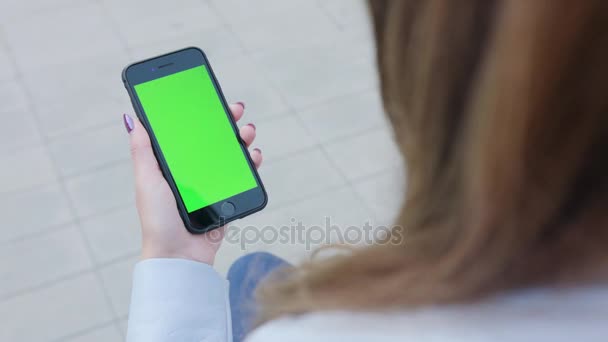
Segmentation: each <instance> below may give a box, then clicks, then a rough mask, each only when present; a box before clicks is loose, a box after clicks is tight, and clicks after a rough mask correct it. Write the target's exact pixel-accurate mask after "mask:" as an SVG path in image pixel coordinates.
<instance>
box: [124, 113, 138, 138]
mask: <svg viewBox="0 0 608 342" xmlns="http://www.w3.org/2000/svg"><path fill="white" fill-rule="evenodd" d="M122 120H123V122H124V123H125V128H126V129H127V133H131V131H132V130H133V128H135V124H134V123H133V118H131V117H130V116H129V115H128V114H123V115H122Z"/></svg>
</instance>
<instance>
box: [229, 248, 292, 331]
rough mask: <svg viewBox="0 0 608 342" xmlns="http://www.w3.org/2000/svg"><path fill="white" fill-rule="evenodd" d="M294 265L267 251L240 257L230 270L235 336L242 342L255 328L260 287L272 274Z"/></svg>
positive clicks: (231, 308)
mask: <svg viewBox="0 0 608 342" xmlns="http://www.w3.org/2000/svg"><path fill="white" fill-rule="evenodd" d="M287 266H290V265H289V263H287V262H286V261H285V260H283V259H281V258H279V257H276V256H274V255H272V254H270V253H267V252H255V253H251V254H247V255H244V256H242V257H240V258H238V259H237V260H236V261H235V262H234V263H233V264H232V266H230V269H229V270H228V281H230V292H229V297H230V311H231V312H232V336H233V340H234V342H240V341H242V340H243V339H244V338H245V335H246V334H247V332H249V330H250V329H251V327H252V324H253V320H254V318H255V314H256V308H255V302H254V298H253V294H254V292H255V289H256V287H257V286H258V284H259V283H260V282H261V281H262V280H263V279H264V278H265V277H266V276H268V275H269V274H270V273H272V271H274V270H277V269H279V268H282V267H287Z"/></svg>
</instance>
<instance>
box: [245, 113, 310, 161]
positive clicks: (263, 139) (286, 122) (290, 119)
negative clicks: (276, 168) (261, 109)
mask: <svg viewBox="0 0 608 342" xmlns="http://www.w3.org/2000/svg"><path fill="white" fill-rule="evenodd" d="M243 121H245V120H243ZM256 133H257V134H256V139H255V143H254V146H252V147H259V148H260V149H262V153H263V154H264V159H265V160H266V161H270V160H273V159H276V158H280V157H286V156H289V155H291V154H293V153H295V152H299V151H302V150H303V149H306V148H308V147H311V146H313V145H314V144H315V141H314V139H313V138H312V136H311V135H310V134H309V133H308V131H307V130H306V129H305V128H304V126H303V125H302V123H300V121H299V120H298V119H297V118H296V117H295V116H293V115H283V116H280V117H278V118H275V119H272V120H268V121H263V122H260V123H257V124H256Z"/></svg>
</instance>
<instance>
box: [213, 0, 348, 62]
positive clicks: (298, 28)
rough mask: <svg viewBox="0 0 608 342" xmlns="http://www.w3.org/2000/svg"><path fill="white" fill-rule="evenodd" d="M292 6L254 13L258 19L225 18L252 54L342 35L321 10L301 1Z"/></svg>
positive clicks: (284, 48) (307, 43) (329, 39)
mask: <svg viewBox="0 0 608 342" xmlns="http://www.w3.org/2000/svg"><path fill="white" fill-rule="evenodd" d="M256 5H258V7H259V6H260V4H258V3H256ZM290 5H291V8H289V9H285V10H284V11H276V10H275V11H254V12H252V13H255V16H245V15H243V16H239V17H234V16H226V17H225V20H227V21H228V22H229V24H230V26H231V27H232V29H233V30H234V32H235V33H236V35H237V36H238V37H239V38H240V39H241V41H242V42H243V45H244V46H245V48H246V49H247V50H248V51H250V52H260V51H276V50H281V51H285V50H289V49H290V48H291V47H297V46H301V45H309V44H313V43H318V42H321V41H331V40H332V39H333V37H334V36H337V35H338V34H339V32H340V31H339V30H338V27H337V26H336V25H335V24H334V22H332V20H331V19H330V18H329V16H328V15H327V14H326V12H325V11H323V10H322V9H321V8H320V7H318V6H316V5H314V4H313V3H311V4H306V3H303V2H301V1H300V2H295V3H292V2H290ZM233 9H234V7H233ZM296 13H297V15H295V14H296Z"/></svg>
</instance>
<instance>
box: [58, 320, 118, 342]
mask: <svg viewBox="0 0 608 342" xmlns="http://www.w3.org/2000/svg"><path fill="white" fill-rule="evenodd" d="M121 341H124V339H123V337H122V335H121V334H120V331H119V330H118V328H117V327H116V326H115V325H114V324H111V325H110V326H107V327H103V328H99V329H95V330H93V331H90V332H87V333H85V334H82V335H78V336H75V337H72V338H68V339H67V340H65V342H121Z"/></svg>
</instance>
